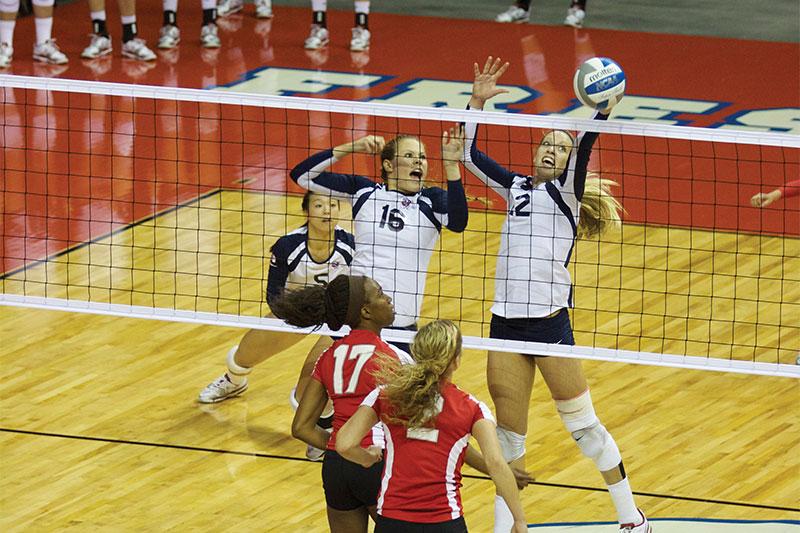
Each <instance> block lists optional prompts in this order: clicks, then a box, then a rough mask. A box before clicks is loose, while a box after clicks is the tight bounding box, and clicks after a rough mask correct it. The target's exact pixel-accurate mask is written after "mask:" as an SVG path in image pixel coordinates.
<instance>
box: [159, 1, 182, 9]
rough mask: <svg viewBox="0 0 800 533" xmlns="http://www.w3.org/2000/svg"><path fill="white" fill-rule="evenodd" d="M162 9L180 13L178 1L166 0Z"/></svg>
mask: <svg viewBox="0 0 800 533" xmlns="http://www.w3.org/2000/svg"><path fill="white" fill-rule="evenodd" d="M162 9H163V10H164V11H178V0H164V2H163V3H162Z"/></svg>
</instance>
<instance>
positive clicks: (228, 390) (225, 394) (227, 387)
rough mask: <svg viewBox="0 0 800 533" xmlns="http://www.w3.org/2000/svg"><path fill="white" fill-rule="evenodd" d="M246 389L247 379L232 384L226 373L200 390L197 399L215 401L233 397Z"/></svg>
mask: <svg viewBox="0 0 800 533" xmlns="http://www.w3.org/2000/svg"><path fill="white" fill-rule="evenodd" d="M246 390H247V379H246V378H245V380H244V381H243V382H242V383H241V384H240V385H234V384H233V383H231V382H230V380H229V379H228V375H227V374H223V375H221V376H220V377H218V378H217V379H215V380H214V381H212V382H211V383H209V384H208V385H207V386H206V388H205V389H203V390H202V391H200V395H199V396H198V397H197V401H198V402H200V403H217V402H221V401H223V400H227V399H228V398H235V397H236V396H239V395H240V394H243V393H244V391H246Z"/></svg>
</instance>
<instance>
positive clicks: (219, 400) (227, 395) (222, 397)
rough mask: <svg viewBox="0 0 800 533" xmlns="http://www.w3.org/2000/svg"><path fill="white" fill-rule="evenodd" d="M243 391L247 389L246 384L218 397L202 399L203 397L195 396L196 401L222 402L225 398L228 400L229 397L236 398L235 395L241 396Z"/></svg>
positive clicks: (206, 402) (207, 402)
mask: <svg viewBox="0 0 800 533" xmlns="http://www.w3.org/2000/svg"><path fill="white" fill-rule="evenodd" d="M245 391H247V385H245V386H244V387H242V388H241V389H237V390H235V391H233V392H231V393H230V394H226V395H225V396H220V397H219V398H214V399H212V400H204V399H202V398H200V397H198V398H197V403H205V404H209V403H219V402H224V401H225V400H228V399H230V398H236V397H237V396H241V395H242V394H244V393H245Z"/></svg>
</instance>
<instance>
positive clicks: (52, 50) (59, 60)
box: [33, 39, 69, 65]
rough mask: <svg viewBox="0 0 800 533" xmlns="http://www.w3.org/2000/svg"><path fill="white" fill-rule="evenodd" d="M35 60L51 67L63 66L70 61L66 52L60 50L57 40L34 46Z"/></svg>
mask: <svg viewBox="0 0 800 533" xmlns="http://www.w3.org/2000/svg"><path fill="white" fill-rule="evenodd" d="M33 59H34V61H39V62H40V63H48V64H50V65H63V64H65V63H67V62H68V61H69V59H67V56H66V55H64V52H62V51H61V50H59V49H58V45H57V44H56V40H55V39H50V40H48V41H45V42H43V43H42V44H35V45H33Z"/></svg>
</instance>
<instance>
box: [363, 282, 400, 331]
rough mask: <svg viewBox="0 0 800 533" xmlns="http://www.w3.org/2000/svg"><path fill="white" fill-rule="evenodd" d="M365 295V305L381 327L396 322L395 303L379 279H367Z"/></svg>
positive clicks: (371, 317)
mask: <svg viewBox="0 0 800 533" xmlns="http://www.w3.org/2000/svg"><path fill="white" fill-rule="evenodd" d="M364 297H365V300H366V301H365V302H364V307H366V308H367V310H368V311H369V316H370V320H372V322H374V323H375V324H378V325H379V326H381V327H386V326H391V325H392V322H394V305H393V304H392V299H391V298H390V297H389V295H388V294H386V293H384V292H383V289H381V286H380V285H379V284H378V282H377V281H375V280H373V279H367V281H366V284H365V285H364Z"/></svg>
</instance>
